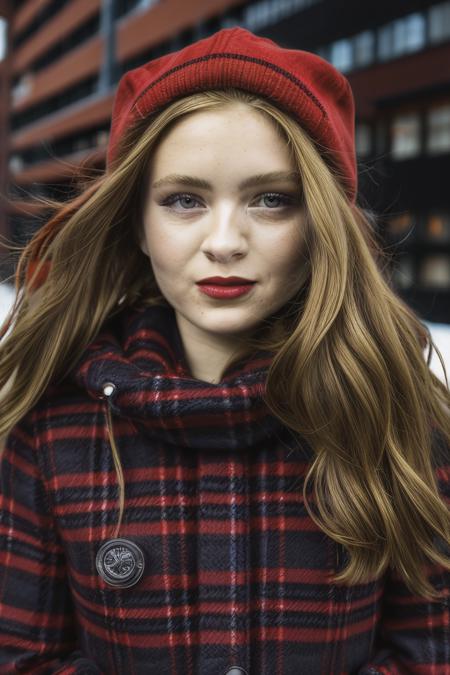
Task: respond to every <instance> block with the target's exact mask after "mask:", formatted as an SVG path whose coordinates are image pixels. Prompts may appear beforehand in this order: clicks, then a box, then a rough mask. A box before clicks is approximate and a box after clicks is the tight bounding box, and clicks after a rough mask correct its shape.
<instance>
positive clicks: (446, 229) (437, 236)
mask: <svg viewBox="0 0 450 675" xmlns="http://www.w3.org/2000/svg"><path fill="white" fill-rule="evenodd" d="M425 236H426V238H427V240H428V241H437V242H447V241H450V213H430V215H429V216H428V218H427V221H426V224H425Z"/></svg>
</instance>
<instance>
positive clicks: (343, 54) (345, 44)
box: [330, 40, 353, 72]
mask: <svg viewBox="0 0 450 675" xmlns="http://www.w3.org/2000/svg"><path fill="white" fill-rule="evenodd" d="M330 59H331V63H332V64H333V66H334V67H335V68H337V69H338V70H340V71H342V72H345V71H347V70H350V69H351V68H352V66H353V50H352V43H351V41H350V40H338V41H337V42H333V44H332V45H331V50H330Z"/></svg>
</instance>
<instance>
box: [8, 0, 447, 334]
mask: <svg viewBox="0 0 450 675" xmlns="http://www.w3.org/2000/svg"><path fill="white" fill-rule="evenodd" d="M0 17H3V21H2V25H3V26H4V27H6V29H5V33H4V34H5V39H4V44H5V47H4V55H3V59H2V61H1V62H0V88H1V91H2V94H3V96H2V97H1V99H0V100H1V103H0V118H1V132H0V133H1V134H2V138H1V141H2V142H1V144H0V183H1V192H2V195H4V194H5V192H6V191H8V194H10V195H11V197H13V199H14V201H13V202H9V200H7V199H6V200H5V199H4V197H3V198H2V205H1V209H0V233H1V234H2V235H3V237H9V238H11V239H12V240H13V241H14V242H17V243H19V244H23V243H24V242H25V241H26V240H27V239H28V238H29V237H30V236H31V235H32V234H33V232H34V231H36V229H38V228H39V227H40V226H41V225H42V223H43V222H44V221H45V216H46V210H45V206H43V205H39V204H31V203H30V197H32V196H40V197H44V198H52V197H56V198H58V199H61V198H64V196H66V195H67V196H69V195H71V194H72V193H74V192H75V191H76V189H77V185H76V184H75V182H74V180H73V178H72V177H73V175H74V174H77V175H79V174H80V172H81V173H83V174H84V175H85V176H89V175H92V173H93V172H98V171H101V170H102V168H104V165H105V152H106V144H107V140H108V133H109V125H110V115H111V109H112V102H113V98H114V92H115V89H116V86H117V83H118V80H119V79H120V77H121V75H122V74H123V73H124V72H125V71H126V70H128V69H130V68H134V67H136V66H138V65H139V64H141V63H144V62H145V61H147V60H149V59H151V58H154V57H157V56H159V55H161V54H164V53H167V52H169V51H173V50H175V49H178V48H180V47H182V46H183V45H185V44H188V43H189V42H192V41H193V40H196V39H198V38H201V37H205V36H207V35H209V34H211V33H213V32H215V31H217V30H219V29H220V28H224V27H229V26H233V25H241V26H243V27H245V28H248V29H249V30H252V31H253V32H255V33H258V34H260V35H263V36H266V37H269V38H272V39H274V40H276V41H277V42H279V43H280V44H282V45H283V46H285V47H291V48H298V49H307V50H310V51H314V52H316V53H318V54H320V55H321V56H323V57H324V58H326V59H327V60H329V61H330V62H332V63H333V64H334V65H335V66H336V67H337V68H339V69H340V70H341V71H342V72H343V73H345V75H346V76H347V77H348V79H349V80H350V83H351V85H352V87H353V91H354V94H355V101H356V112H357V119H356V139H357V149H358V163H359V184H360V193H359V203H360V204H361V205H362V206H363V207H364V208H367V209H368V210H370V211H373V212H375V214H377V216H378V223H379V225H378V233H379V237H380V241H381V243H382V245H383V247H384V250H385V252H386V264H387V265H388V268H389V269H390V270H391V272H392V281H393V283H394V285H395V286H396V288H397V290H398V292H399V294H400V295H402V297H404V298H405V299H406V301H407V302H408V303H409V304H410V305H411V306H412V307H413V308H414V309H415V310H416V311H417V312H418V313H419V314H420V316H422V317H423V318H424V319H426V320H428V321H434V322H444V323H450V189H449V187H448V180H449V179H448V177H449V176H450V2H449V1H446V2H428V1H427V0H420V1H419V0H407V1H406V2H405V1H404V0H390V1H389V2H387V1H385V0H377V2H370V3H361V2H359V0H253V1H251V2H249V1H247V2H242V1H240V0H234V1H233V0H190V1H189V2H186V0H159V1H158V0H14V1H13V2H8V1H7V0H0ZM13 268H14V260H13V259H11V256H9V255H7V254H6V252H5V251H4V250H2V248H1V243H0V271H1V275H2V277H3V278H6V277H7V276H8V275H10V274H12V272H13Z"/></svg>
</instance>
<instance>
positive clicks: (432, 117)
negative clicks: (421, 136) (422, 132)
mask: <svg viewBox="0 0 450 675" xmlns="http://www.w3.org/2000/svg"><path fill="white" fill-rule="evenodd" d="M427 151H428V152H429V153H432V154H437V153H440V152H450V103H447V104H446V105H441V106H439V107H436V108H432V109H431V110H430V111H429V112H428V115H427Z"/></svg>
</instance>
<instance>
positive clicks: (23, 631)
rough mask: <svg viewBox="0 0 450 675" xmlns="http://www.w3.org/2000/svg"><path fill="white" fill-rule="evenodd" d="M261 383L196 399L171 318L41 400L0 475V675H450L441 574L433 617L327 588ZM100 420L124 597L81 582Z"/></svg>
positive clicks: (302, 460)
mask: <svg viewBox="0 0 450 675" xmlns="http://www.w3.org/2000/svg"><path fill="white" fill-rule="evenodd" d="M269 363H270V355H269V354H268V353H264V352H260V353H258V354H255V357H254V359H252V360H251V361H247V362H245V363H244V362H241V363H240V364H237V365H236V366H235V368H234V369H233V370H229V371H228V372H227V373H226V374H225V377H224V378H223V380H222V381H221V382H220V383H218V384H209V383H206V382H202V381H200V380H197V379H195V378H193V377H192V375H191V374H190V372H189V369H188V367H187V365H186V362H185V359H184V354H183V349H182V345H181V339H180V335H179V332H178V328H177V324H176V321H175V315H174V312H173V310H172V309H171V308H170V307H153V308H150V309H145V310H141V311H137V310H135V311H133V312H130V311H129V310H128V311H124V312H122V313H121V314H120V315H118V316H117V317H115V319H113V320H111V321H110V322H108V323H107V324H106V325H105V327H104V330H102V332H101V334H100V335H99V336H98V338H97V339H96V340H95V342H94V343H93V344H92V345H90V347H89V348H88V349H87V350H86V352H85V354H84V355H83V358H82V359H81V360H80V362H79V364H77V367H76V368H75V369H74V371H73V374H72V375H71V376H70V377H68V378H66V379H65V380H64V381H63V382H60V383H57V384H53V385H52V386H51V387H49V388H48V389H47V390H46V392H45V394H44V395H43V396H42V397H41V399H40V401H39V403H38V404H37V405H36V406H35V407H33V409H32V410H30V412H29V413H28V414H27V415H26V416H25V417H24V418H23V419H22V420H21V421H20V423H19V424H17V425H16V426H15V427H14V429H13V430H12V432H11V433H10V434H9V436H8V438H7V441H6V448H5V451H4V454H3V457H2V460H1V472H0V541H1V550H0V613H1V618H0V673H17V672H23V673H26V672H31V673H40V674H44V673H97V674H98V673H104V674H107V675H110V674H115V673H120V674H122V673H123V674H126V675H133V674H135V675H144V674H145V675H222V674H223V675H226V673H227V671H228V670H229V669H231V668H232V667H233V666H239V667H241V668H243V669H244V671H245V672H246V673H248V674H249V675H297V674H300V673H301V674H304V675H315V674H317V675H319V674H324V675H329V674H334V673H340V674H346V673H355V674H356V673H357V674H358V675H369V674H370V673H383V674H388V673H390V674H393V675H394V674H395V675H396V674H404V673H415V674H417V675H419V674H420V675H423V674H429V675H432V674H433V675H444V674H445V675H449V674H450V607H449V588H450V583H449V582H450V579H449V576H450V575H449V574H448V573H447V572H445V571H444V570H442V569H438V568H437V567H430V568H429V575H430V579H431V580H432V582H433V584H434V585H435V587H437V588H440V589H445V597H444V599H442V600H440V601H436V602H428V601H426V600H424V599H423V598H421V597H419V596H416V595H414V594H411V593H410V592H409V591H408V590H407V588H406V587H405V585H404V584H403V583H402V582H401V580H400V579H399V578H398V576H396V575H395V574H393V573H392V572H389V573H388V574H387V575H386V576H385V577H384V578H383V579H380V580H378V581H371V582H368V583H364V584H359V585H354V586H351V587H345V586H338V585H336V584H333V582H332V581H331V578H330V577H331V575H332V574H333V573H334V572H335V571H336V569H338V568H340V567H342V566H343V565H344V564H345V561H346V556H345V555H344V551H343V549H341V547H340V546H338V545H337V544H336V543H335V542H334V541H332V540H331V539H330V538H329V537H327V536H326V535H325V534H324V533H323V532H322V531H321V530H320V529H318V528H317V526H316V525H315V523H314V522H313V521H312V519H311V518H310V517H309V515H308V513H307V511H306V509H305V506H304V504H303V500H302V494H301V492H302V481H303V478H304V475H305V473H306V471H307V468H308V465H309V462H310V461H311V457H312V454H311V450H310V448H309V447H308V445H307V443H306V442H305V441H304V440H303V439H302V438H300V437H296V436H295V435H294V434H293V433H292V432H291V431H290V430H287V429H286V428H285V427H283V426H282V425H281V424H280V423H279V422H278V420H276V419H275V418H273V417H272V416H271V415H270V413H269V411H268V410H267V408H266V407H265V406H264V404H263V403H262V400H261V391H262V387H263V386H264V379H265V374H266V373H267V368H268V364H269ZM105 383H112V384H114V385H115V387H116V388H115V390H114V392H113V394H112V396H111V398H110V399H109V400H108V399H106V398H105V397H104V392H103V386H104V384H105ZM108 405H110V406H111V412H112V423H113V431H114V440H115V443H116V445H117V448H118V450H119V452H120V457H121V462H122V467H123V474H124V480H125V486H126V488H125V511H124V519H123V525H122V527H121V529H120V532H119V535H118V536H119V537H121V538H125V539H127V540H128V541H130V542H133V543H135V544H136V545H137V546H139V547H140V549H141V551H142V552H143V555H144V560H145V566H144V571H143V574H142V576H141V578H140V579H139V581H138V582H137V583H135V584H134V585H132V586H130V587H128V588H119V587H114V586H112V585H110V584H109V583H107V582H106V581H105V580H104V578H103V577H102V575H101V574H100V573H99V571H98V569H97V567H96V562H95V561H96V555H97V552H98V551H99V549H100V547H101V546H102V545H103V544H105V542H108V541H109V540H111V539H112V538H114V536H115V526H116V523H117V518H118V495H119V492H118V481H117V476H116V472H115V469H114V462H113V455H112V452H111V445H110V439H109V435H108V425H107V414H106V413H107V406H108ZM443 454H444V462H443V463H441V466H440V467H439V468H438V469H437V471H438V478H439V484H440V487H441V489H442V494H444V495H445V496H446V497H447V498H449V497H450V488H449V486H450V470H449V463H450V462H449V461H448V460H449V458H448V449H447V448H444V453H443ZM399 536H401V533H399ZM235 672H236V671H235Z"/></svg>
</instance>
